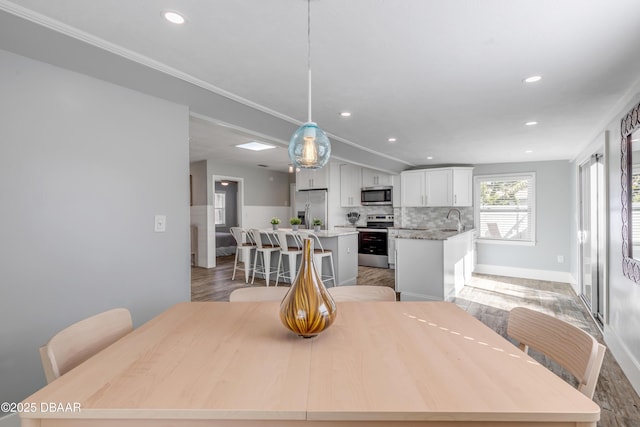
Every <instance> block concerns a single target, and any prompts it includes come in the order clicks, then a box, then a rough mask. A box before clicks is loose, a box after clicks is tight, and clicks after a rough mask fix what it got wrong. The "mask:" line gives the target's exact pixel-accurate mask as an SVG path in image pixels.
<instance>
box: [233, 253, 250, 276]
mask: <svg viewBox="0 0 640 427" xmlns="http://www.w3.org/2000/svg"><path fill="white" fill-rule="evenodd" d="M238 252H240V248H239V247H236V257H235V258H234V260H233V274H232V275H231V280H236V268H238ZM244 277H245V279H246V277H247V276H246V273H245V276H244Z"/></svg>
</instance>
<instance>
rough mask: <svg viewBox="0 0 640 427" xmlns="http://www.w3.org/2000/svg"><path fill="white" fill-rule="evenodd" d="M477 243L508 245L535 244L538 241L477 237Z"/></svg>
mask: <svg viewBox="0 0 640 427" xmlns="http://www.w3.org/2000/svg"><path fill="white" fill-rule="evenodd" d="M476 242H477V243H482V244H488V245H507V246H535V245H536V242H535V241H534V242H531V241H524V240H503V239H482V238H478V239H476Z"/></svg>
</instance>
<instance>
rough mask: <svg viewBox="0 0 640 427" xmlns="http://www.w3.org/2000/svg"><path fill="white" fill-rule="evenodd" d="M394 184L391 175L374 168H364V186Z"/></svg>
mask: <svg viewBox="0 0 640 427" xmlns="http://www.w3.org/2000/svg"><path fill="white" fill-rule="evenodd" d="M380 185H385V186H389V185H393V183H392V181H391V175H389V174H387V173H383V172H379V171H377V170H373V169H367V168H362V186H363V187H377V186H380Z"/></svg>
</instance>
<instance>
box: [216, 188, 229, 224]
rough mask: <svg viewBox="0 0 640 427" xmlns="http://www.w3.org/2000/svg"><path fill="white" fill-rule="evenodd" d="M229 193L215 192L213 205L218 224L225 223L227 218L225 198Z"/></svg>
mask: <svg viewBox="0 0 640 427" xmlns="http://www.w3.org/2000/svg"><path fill="white" fill-rule="evenodd" d="M226 197H227V193H225V192H224V191H220V192H217V191H216V193H215V200H214V205H213V216H214V219H215V224H216V225H225V218H226V215H227V211H226V205H225V199H226Z"/></svg>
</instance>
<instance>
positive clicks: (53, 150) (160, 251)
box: [0, 50, 190, 402]
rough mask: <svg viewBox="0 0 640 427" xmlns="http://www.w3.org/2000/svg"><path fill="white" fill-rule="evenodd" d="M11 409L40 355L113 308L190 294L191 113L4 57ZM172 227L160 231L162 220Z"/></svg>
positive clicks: (3, 371) (3, 250)
mask: <svg viewBox="0 0 640 427" xmlns="http://www.w3.org/2000/svg"><path fill="white" fill-rule="evenodd" d="M0 93H1V94H2V95H1V96H0V147H1V153H2V154H1V155H0V199H1V200H2V203H1V204H0V224H1V226H0V289H1V295H0V325H2V328H0V402H2V401H9V402H11V401H20V400H22V399H24V398H26V397H27V396H28V395H30V394H31V393H33V392H34V391H36V390H37V389H38V388H40V387H42V386H43V385H44V384H45V378H44V374H43V372H42V367H41V364H40V359H39V355H38V347H39V346H40V345H42V344H43V343H44V342H46V340H47V339H48V338H49V337H50V336H51V335H52V334H53V333H55V332H56V331H58V330H59V329H61V328H63V327H66V326H67V325H69V324H71V323H73V322H75V321H77V320H80V319H81V318H84V317H86V316H89V315H92V314H94V313H96V312H99V311H102V310H106V309H109V308H112V307H120V306H122V307H127V308H128V309H130V310H131V313H132V315H133V319H134V323H135V325H136V326H137V325H140V324H141V323H142V322H145V321H146V320H148V319H149V318H151V317H153V316H155V315H156V314H158V313H159V312H161V311H163V310H164V309H166V308H167V307H169V306H171V305H173V304H174V303H176V302H179V301H188V300H189V299H190V283H189V282H190V269H189V181H188V177H189V172H188V171H189V169H188V168H189V160H188V156H189V151H188V133H189V127H188V109H187V108H186V107H185V106H180V105H177V104H172V103H169V102H166V101H162V100H159V99H157V98H153V97H150V96H147V95H143V94H140V93H138V92H134V91H132V90H129V89H125V88H122V87H119V86H115V85H113V84H109V83H106V82H103V81H100V80H96V79H93V78H89V77H87V76H84V75H81V74H77V73H73V72H69V71H67V70H63V69H60V68H56V67H53V66H50V65H47V64H44V63H40V62H36V61H33V60H30V59H27V58H24V57H20V56H17V55H14V54H11V53H8V52H6V51H2V50H0ZM155 214H164V215H166V216H167V231H166V232H165V233H154V232H153V226H154V215H155Z"/></svg>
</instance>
